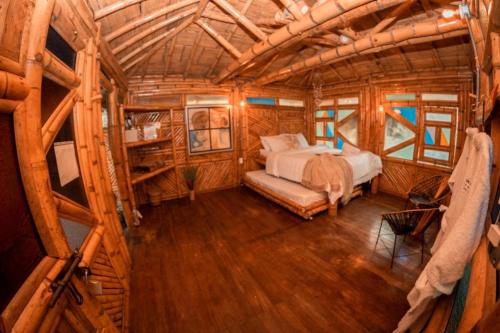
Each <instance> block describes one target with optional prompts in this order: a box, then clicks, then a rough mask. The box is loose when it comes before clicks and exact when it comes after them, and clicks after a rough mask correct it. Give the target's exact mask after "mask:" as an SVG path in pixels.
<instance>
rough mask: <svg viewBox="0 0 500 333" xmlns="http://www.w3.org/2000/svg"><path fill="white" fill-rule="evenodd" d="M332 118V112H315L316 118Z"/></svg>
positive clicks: (333, 113)
mask: <svg viewBox="0 0 500 333" xmlns="http://www.w3.org/2000/svg"><path fill="white" fill-rule="evenodd" d="M334 116H335V112H334V111H333V110H327V111H323V110H322V111H316V118H333V117H334Z"/></svg>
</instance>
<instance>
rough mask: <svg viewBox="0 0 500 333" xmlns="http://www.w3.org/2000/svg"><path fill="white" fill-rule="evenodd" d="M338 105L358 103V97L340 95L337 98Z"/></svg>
mask: <svg viewBox="0 0 500 333" xmlns="http://www.w3.org/2000/svg"><path fill="white" fill-rule="evenodd" d="M337 103H338V105H355V104H358V103H359V98H358V97H342V98H339V99H338V100H337Z"/></svg>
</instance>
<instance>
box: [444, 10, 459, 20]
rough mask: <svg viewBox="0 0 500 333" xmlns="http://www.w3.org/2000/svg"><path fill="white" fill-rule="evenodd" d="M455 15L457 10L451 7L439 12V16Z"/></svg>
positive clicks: (450, 16)
mask: <svg viewBox="0 0 500 333" xmlns="http://www.w3.org/2000/svg"><path fill="white" fill-rule="evenodd" d="M455 15H457V11H456V10H452V9H445V10H443V12H442V13H441V16H442V17H444V18H452V17H454V16H455Z"/></svg>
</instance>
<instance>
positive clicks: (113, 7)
mask: <svg viewBox="0 0 500 333" xmlns="http://www.w3.org/2000/svg"><path fill="white" fill-rule="evenodd" d="M143 1H146V0H122V1H115V2H114V3H112V4H110V5H108V6H106V7H104V8H101V9H98V10H96V11H95V12H94V19H95V20H96V21H97V20H100V19H102V18H104V17H106V16H108V15H111V14H113V13H116V12H117V11H120V10H122V9H124V8H127V7H130V6H132V5H135V4H137V3H141V2H143Z"/></svg>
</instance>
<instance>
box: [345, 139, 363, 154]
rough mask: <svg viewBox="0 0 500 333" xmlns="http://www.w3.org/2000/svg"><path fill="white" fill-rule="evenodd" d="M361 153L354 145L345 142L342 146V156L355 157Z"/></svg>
mask: <svg viewBox="0 0 500 333" xmlns="http://www.w3.org/2000/svg"><path fill="white" fill-rule="evenodd" d="M360 152H361V149H359V148H357V147H354V146H353V145H351V144H349V143H347V142H344V145H343V146H342V154H344V155H354V154H359V153H360Z"/></svg>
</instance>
